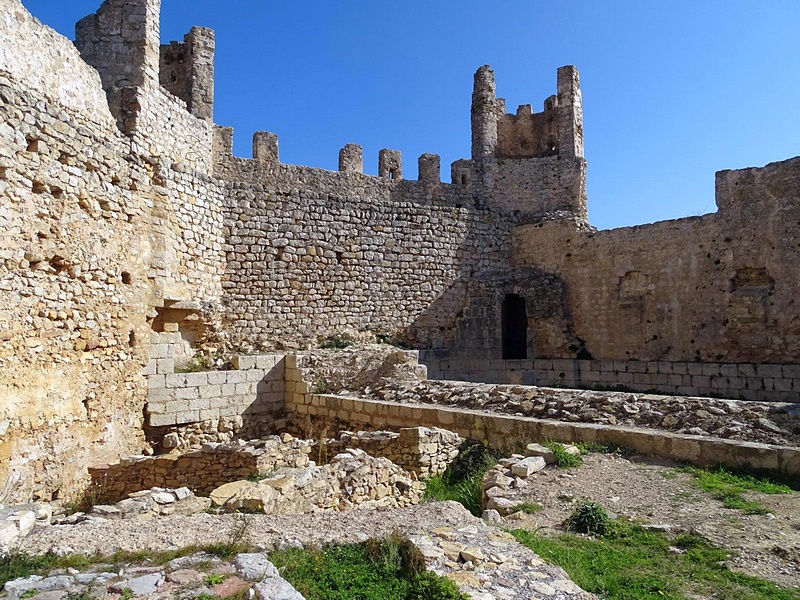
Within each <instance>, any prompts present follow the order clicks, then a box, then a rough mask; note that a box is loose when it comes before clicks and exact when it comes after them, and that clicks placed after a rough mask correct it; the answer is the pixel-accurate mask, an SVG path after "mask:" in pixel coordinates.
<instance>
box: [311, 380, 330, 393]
mask: <svg viewBox="0 0 800 600" xmlns="http://www.w3.org/2000/svg"><path fill="white" fill-rule="evenodd" d="M330 391H331V389H330V386H329V385H328V382H327V381H325V380H324V379H315V380H314V383H313V384H312V385H311V393H312V394H327V393H328V392H330Z"/></svg>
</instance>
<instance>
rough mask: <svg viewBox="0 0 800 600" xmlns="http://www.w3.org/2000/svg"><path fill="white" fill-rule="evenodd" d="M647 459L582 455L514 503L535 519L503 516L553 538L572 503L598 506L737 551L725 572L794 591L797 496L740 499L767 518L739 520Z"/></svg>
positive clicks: (798, 557) (799, 536) (799, 520)
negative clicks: (526, 505)
mask: <svg viewBox="0 0 800 600" xmlns="http://www.w3.org/2000/svg"><path fill="white" fill-rule="evenodd" d="M674 466H675V465H673V464H671V463H669V462H667V461H664V460H661V459H656V460H654V459H653V458H652V457H636V456H634V457H631V458H622V457H620V456H616V455H608V454H589V455H587V456H584V461H583V464H582V465H581V466H580V467H575V468H570V469H559V468H556V467H553V466H548V467H547V468H546V469H545V470H544V471H540V472H539V473H538V474H537V476H536V477H529V478H528V480H527V481H528V485H527V486H526V487H525V488H524V489H522V490H520V491H519V492H517V494H516V495H515V496H514V499H524V500H525V501H527V502H535V503H538V504H540V505H542V506H543V507H544V508H543V510H542V511H541V512H538V513H536V514H533V515H529V514H522V513H517V514H514V515H510V516H509V517H507V521H508V525H509V526H510V527H514V528H525V529H530V530H535V529H537V528H542V529H540V530H539V533H540V534H541V535H547V534H548V533H551V532H552V533H558V532H559V531H560V530H559V525H560V524H561V523H562V522H563V521H564V519H566V518H567V516H569V514H570V513H571V512H572V510H573V508H574V506H575V505H574V503H575V502H576V501H578V500H581V499H583V498H587V499H589V500H592V501H595V502H599V503H601V504H602V505H603V506H604V507H606V509H607V510H609V511H611V512H613V513H615V514H616V515H617V516H618V517H620V518H628V519H631V520H634V521H637V522H640V523H643V524H648V525H664V526H668V528H669V531H670V532H671V533H679V532H682V531H687V532H688V531H694V532H696V533H698V534H699V535H702V536H703V537H704V538H706V539H707V540H709V541H710V542H712V543H714V544H715V545H717V546H721V547H723V548H727V549H729V550H733V551H734V552H735V553H736V556H735V557H734V558H731V559H730V561H729V567H730V568H731V569H733V570H737V571H741V572H744V573H747V574H749V575H754V576H756V577H762V578H764V579H768V580H770V581H773V582H775V583H777V584H779V585H782V586H786V587H794V586H798V589H800V493H798V492H794V493H791V494H785V495H766V494H760V493H748V494H744V497H745V498H746V499H748V500H756V501H759V502H761V503H762V504H764V505H765V506H766V507H767V508H768V510H770V511H771V512H770V513H769V514H766V515H745V514H744V513H743V512H742V511H739V510H733V509H727V508H724V507H723V506H722V504H721V502H720V501H718V500H715V499H714V498H712V497H711V496H710V495H709V494H708V493H706V492H703V491H702V490H699V489H698V488H697V487H695V486H694V485H693V481H694V478H693V477H692V475H690V474H688V473H678V472H676V471H675V469H674Z"/></svg>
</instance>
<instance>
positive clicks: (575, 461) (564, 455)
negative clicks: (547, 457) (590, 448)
mask: <svg viewBox="0 0 800 600" xmlns="http://www.w3.org/2000/svg"><path fill="white" fill-rule="evenodd" d="M543 446H544V447H545V448H547V449H548V450H550V451H551V452H552V453H553V455H554V456H555V459H556V466H557V467H558V468H560V469H567V468H570V467H579V466H581V464H582V463H583V459H582V458H581V455H580V454H570V453H569V452H567V449H566V448H565V447H564V445H563V444H559V443H558V442H545V443H544V444H543Z"/></svg>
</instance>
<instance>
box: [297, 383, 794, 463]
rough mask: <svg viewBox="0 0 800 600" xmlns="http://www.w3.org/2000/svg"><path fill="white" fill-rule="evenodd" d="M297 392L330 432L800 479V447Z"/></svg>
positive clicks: (303, 409)
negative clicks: (580, 452) (613, 454)
mask: <svg viewBox="0 0 800 600" xmlns="http://www.w3.org/2000/svg"><path fill="white" fill-rule="evenodd" d="M293 387H294V390H295V391H293V392H291V393H287V408H288V409H289V410H290V411H292V412H293V413H295V414H296V415H298V417H300V418H307V419H311V420H312V421H317V422H319V423H321V424H322V423H325V424H328V425H329V426H331V427H333V426H335V427H340V426H342V425H343V424H345V423H349V424H350V427H352V428H358V427H372V428H401V427H408V426H409V425H421V426H426V427H442V428H444V429H447V430H449V431H454V432H456V433H458V434H459V435H460V436H462V437H466V438H470V439H474V440H486V441H488V442H489V443H490V444H492V445H494V446H497V447H499V448H502V449H506V450H513V449H515V448H517V447H519V448H524V445H525V444H526V443H528V442H532V441H548V440H552V441H556V442H565V443H566V442H572V443H577V442H596V443H601V444H609V445H616V446H621V447H626V448H632V449H633V450H634V451H635V452H637V453H641V454H646V455H651V456H662V457H665V458H669V459H672V460H676V461H681V462H687V463H691V464H695V465H699V466H714V465H718V464H721V465H726V466H728V467H732V468H752V469H759V470H761V469H763V470H775V471H780V472H782V473H786V474H790V475H800V448H797V447H786V446H773V445H768V444H756V443H750V442H736V441H732V440H724V439H719V438H706V437H702V436H696V435H685V434H675V433H668V432H663V431H654V430H646V429H634V428H630V427H614V426H609V425H596V424H592V423H565V422H561V421H548V420H544V419H534V418H530V417H520V416H512V415H499V414H491V413H487V412H483V411H476V410H467V409H461V408H457V409H453V408H440V407H437V406H427V405H419V404H398V403H394V402H380V401H374V400H362V399H358V398H346V397H341V396H330V395H323V394H313V393H310V392H309V391H308V390H307V386H304V385H301V384H300V383H299V382H295V386H293Z"/></svg>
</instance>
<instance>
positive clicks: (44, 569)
mask: <svg viewBox="0 0 800 600" xmlns="http://www.w3.org/2000/svg"><path fill="white" fill-rule="evenodd" d="M243 527H244V528H245V531H244V532H243V533H241V535H244V533H246V528H247V525H244V526H243V525H240V524H239V523H237V524H236V525H235V526H234V528H233V529H232V530H231V532H230V534H229V539H228V540H226V541H224V542H219V543H216V544H210V545H206V546H186V547H184V548H180V549H179V550H168V551H164V552H153V551H151V550H137V551H136V552H123V551H120V552H114V553H113V554H95V555H91V556H84V555H82V554H67V555H64V556H59V555H56V554H53V553H47V554H39V555H36V556H31V555H28V554H24V553H21V552H11V553H8V554H6V555H5V556H0V589H2V588H3V586H4V585H5V584H6V582H7V581H11V580H12V579H18V578H20V577H29V576H31V575H43V576H44V575H47V573H49V572H50V571H53V570H55V569H70V568H72V569H78V570H85V569H87V568H89V567H90V566H92V565H94V564H98V563H103V564H110V565H113V566H114V567H115V568H117V569H119V568H120V567H121V566H126V565H133V564H146V565H150V566H160V565H165V564H167V563H168V562H169V561H171V560H173V559H176V558H180V557H182V556H188V555H190V554H197V553H200V552H205V553H207V554H212V555H214V556H218V557H220V558H222V559H223V560H230V559H231V558H233V557H234V556H236V555H237V554H239V553H241V552H250V551H252V550H253V548H252V546H250V545H247V544H245V543H243V542H242V541H241V537H237V536H240V532H241V530H242V528H243Z"/></svg>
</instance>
